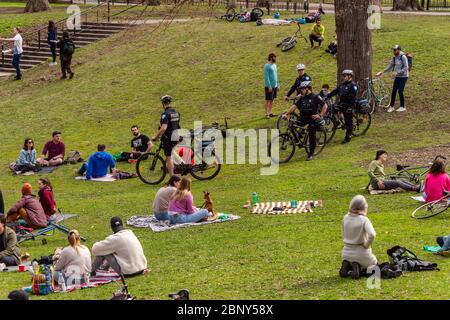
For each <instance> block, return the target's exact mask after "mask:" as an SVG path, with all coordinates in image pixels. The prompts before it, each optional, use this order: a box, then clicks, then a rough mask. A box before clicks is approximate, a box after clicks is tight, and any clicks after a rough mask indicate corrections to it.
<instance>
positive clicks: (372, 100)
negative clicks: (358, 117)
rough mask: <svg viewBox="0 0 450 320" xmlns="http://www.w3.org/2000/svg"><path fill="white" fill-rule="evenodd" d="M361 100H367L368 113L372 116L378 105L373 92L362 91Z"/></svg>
mask: <svg viewBox="0 0 450 320" xmlns="http://www.w3.org/2000/svg"><path fill="white" fill-rule="evenodd" d="M361 99H367V101H369V106H370V108H369V113H370V114H372V113H373V112H374V111H375V109H376V107H377V105H378V101H377V100H376V99H375V96H374V94H373V92H370V91H368V90H364V91H363V94H362V95H361Z"/></svg>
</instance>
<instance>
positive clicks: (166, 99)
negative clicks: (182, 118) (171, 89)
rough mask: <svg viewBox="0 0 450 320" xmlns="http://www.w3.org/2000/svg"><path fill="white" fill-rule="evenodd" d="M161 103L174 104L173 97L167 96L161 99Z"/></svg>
mask: <svg viewBox="0 0 450 320" xmlns="http://www.w3.org/2000/svg"><path fill="white" fill-rule="evenodd" d="M161 102H162V103H171V102H172V97H171V96H169V95H167V94H166V95H165V96H162V97H161Z"/></svg>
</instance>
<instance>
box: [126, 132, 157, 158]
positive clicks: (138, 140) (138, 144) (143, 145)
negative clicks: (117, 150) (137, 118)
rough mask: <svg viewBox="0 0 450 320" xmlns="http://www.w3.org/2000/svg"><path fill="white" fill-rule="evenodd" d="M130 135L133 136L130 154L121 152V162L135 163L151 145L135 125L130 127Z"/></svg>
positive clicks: (149, 140)
mask: <svg viewBox="0 0 450 320" xmlns="http://www.w3.org/2000/svg"><path fill="white" fill-rule="evenodd" d="M131 133H132V134H133V136H134V138H133V139H132V140H131V152H122V154H121V156H122V160H128V162H135V161H137V159H138V158H139V157H140V156H141V154H142V153H146V152H149V151H150V149H151V148H152V146H153V144H152V141H151V139H150V138H149V137H148V136H146V135H145V134H142V133H141V131H140V130H139V127H138V126H137V125H133V126H131Z"/></svg>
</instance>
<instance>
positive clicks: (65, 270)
mask: <svg viewBox="0 0 450 320" xmlns="http://www.w3.org/2000/svg"><path fill="white" fill-rule="evenodd" d="M67 240H68V241H69V246H67V247H65V248H64V249H63V250H62V252H61V255H60V257H59V259H58V260H57V261H56V263H55V280H56V281H58V280H59V275H60V274H61V273H62V276H63V279H64V281H65V282H66V285H74V284H83V283H84V282H85V280H86V279H87V278H86V275H89V274H90V272H91V265H92V261H91V252H90V251H89V248H88V247H86V246H84V245H82V244H81V237H80V233H79V232H78V231H77V230H70V231H69V234H68V236H67ZM59 285H61V283H60V284H59Z"/></svg>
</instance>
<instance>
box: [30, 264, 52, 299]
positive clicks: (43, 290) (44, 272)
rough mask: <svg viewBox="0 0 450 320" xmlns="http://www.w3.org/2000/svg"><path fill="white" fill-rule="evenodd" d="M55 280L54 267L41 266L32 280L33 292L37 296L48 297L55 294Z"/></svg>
mask: <svg viewBox="0 0 450 320" xmlns="http://www.w3.org/2000/svg"><path fill="white" fill-rule="evenodd" d="M54 290H55V279H54V269H53V265H41V266H39V270H38V271H37V272H34V274H33V278H32V285H31V292H32V293H34V294H37V295H47V294H49V293H52V292H54Z"/></svg>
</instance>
